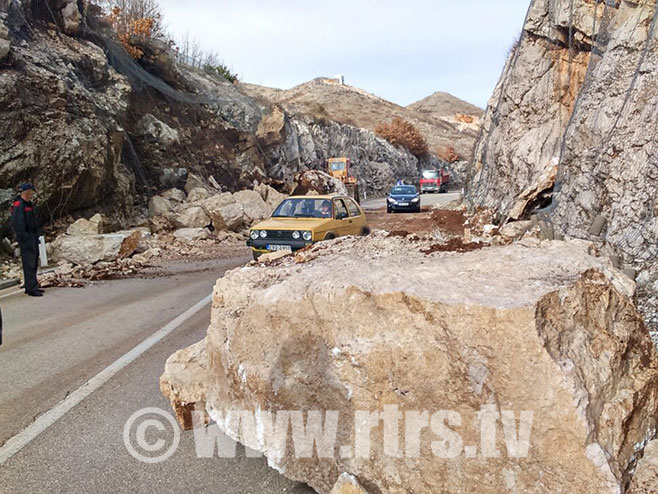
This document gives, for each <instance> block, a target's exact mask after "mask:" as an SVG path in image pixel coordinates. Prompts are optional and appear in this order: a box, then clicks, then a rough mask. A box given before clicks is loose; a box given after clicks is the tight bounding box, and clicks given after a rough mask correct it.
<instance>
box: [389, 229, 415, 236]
mask: <svg viewBox="0 0 658 494" xmlns="http://www.w3.org/2000/svg"><path fill="white" fill-rule="evenodd" d="M409 235H411V233H409V232H408V231H406V230H395V231H392V232H390V233H389V234H388V235H386V236H387V237H388V238H392V237H402V238H405V237H408V236H409Z"/></svg>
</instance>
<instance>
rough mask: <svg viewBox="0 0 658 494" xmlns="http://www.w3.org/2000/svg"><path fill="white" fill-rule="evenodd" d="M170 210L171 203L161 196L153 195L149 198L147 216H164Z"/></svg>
mask: <svg viewBox="0 0 658 494" xmlns="http://www.w3.org/2000/svg"><path fill="white" fill-rule="evenodd" d="M170 211H171V203H170V202H169V200H168V199H166V198H165V197H162V196H153V197H151V198H150V199H149V216H150V217H151V218H154V217H156V216H165V215H166V214H168V213H169V212H170Z"/></svg>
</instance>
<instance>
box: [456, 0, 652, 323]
mask: <svg viewBox="0 0 658 494" xmlns="http://www.w3.org/2000/svg"><path fill="white" fill-rule="evenodd" d="M657 18H658V12H657V9H656V2H655V1H653V0H644V1H631V0H622V1H612V2H594V1H590V0H533V1H532V3H531V5H530V9H529V11H528V16H527V19H526V22H525V26H524V30H523V34H522V36H521V39H520V41H519V43H518V46H517V47H516V48H515V49H514V50H513V52H512V54H511V55H510V58H509V60H508V62H507V65H506V67H505V70H504V72H503V75H502V77H501V79H500V82H499V84H498V86H497V88H496V90H495V93H494V95H493V97H492V99H491V100H490V103H489V107H488V109H487V112H486V115H485V119H484V123H483V133H482V136H481V139H480V141H479V143H478V145H477V148H476V153H475V154H476V156H475V173H474V176H473V177H472V180H471V183H470V186H469V192H468V197H469V199H470V201H471V204H472V205H473V206H485V207H489V208H492V209H494V210H495V211H497V212H499V213H501V214H502V217H503V218H510V219H517V218H520V217H528V216H530V215H531V214H533V212H536V211H538V210H539V211H540V212H542V213H543V216H544V218H545V219H547V220H548V221H550V222H552V224H553V227H554V229H555V231H556V232H558V233H562V234H565V235H567V236H573V237H579V238H589V239H592V240H597V241H600V242H602V243H603V244H604V245H605V246H606V247H607V248H608V249H609V253H610V255H612V256H615V257H617V256H618V257H619V258H620V260H621V263H623V264H624V265H625V266H626V267H628V268H633V269H635V270H637V271H643V272H642V273H641V275H640V278H639V279H638V281H639V282H640V283H639V288H640V292H641V293H642V292H649V294H648V298H645V300H644V301H643V302H642V305H643V307H644V309H645V310H644V313H645V317H646V320H647V322H649V323H650V324H654V325H655V324H658V317H657V316H656V314H655V310H653V309H651V307H655V305H656V298H655V293H656V290H655V289H653V288H651V287H652V284H655V282H656V281H657V279H658V277H657V273H656V271H657V270H656V266H655V265H656V262H655V261H656V256H657V255H658V241H657V240H658V203H657V202H656V197H657V192H658V156H657V155H656V131H655V129H656V128H657V127H658V112H656V107H657V105H658V96H657V94H658V45H657V43H656V35H657V34H658V32H656V22H657ZM595 223H597V224H596V225H594V224H595ZM593 225H594V226H595V227H594V228H592V227H593ZM657 286H658V285H657ZM652 294H653V295H652Z"/></svg>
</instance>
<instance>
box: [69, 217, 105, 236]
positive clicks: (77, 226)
mask: <svg viewBox="0 0 658 494" xmlns="http://www.w3.org/2000/svg"><path fill="white" fill-rule="evenodd" d="M99 233H100V224H99V223H96V222H94V221H90V220H87V219H84V218H80V219H79V220H77V221H76V222H75V223H73V224H71V225H70V226H69V227H68V228H67V229H66V234H67V235H72V236H74V237H79V236H83V235H98V234H99Z"/></svg>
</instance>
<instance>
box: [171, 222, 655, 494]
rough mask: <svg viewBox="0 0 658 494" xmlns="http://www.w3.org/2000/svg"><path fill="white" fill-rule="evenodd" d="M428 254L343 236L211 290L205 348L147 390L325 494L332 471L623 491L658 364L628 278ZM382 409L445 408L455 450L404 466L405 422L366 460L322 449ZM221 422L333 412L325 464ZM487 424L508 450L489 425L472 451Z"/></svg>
mask: <svg viewBox="0 0 658 494" xmlns="http://www.w3.org/2000/svg"><path fill="white" fill-rule="evenodd" d="M426 242H427V241H426V240H420V241H415V240H410V239H408V238H407V237H399V236H394V237H389V236H387V235H385V234H383V233H378V234H374V235H372V236H370V237H366V238H341V239H338V240H336V241H332V242H325V243H322V244H318V245H316V246H313V247H312V248H309V249H307V250H305V251H301V252H298V253H296V254H295V255H288V256H285V257H281V258H279V259H275V260H271V261H268V262H266V263H259V262H253V263H251V264H250V265H248V266H246V267H243V268H239V269H236V270H234V271H231V272H229V273H228V274H227V275H226V276H225V277H223V278H221V279H220V280H218V282H217V285H216V286H215V290H214V295H213V312H212V318H211V325H210V327H209V329H208V334H207V336H206V338H205V340H204V341H203V342H201V343H199V344H197V345H195V346H194V347H193V348H191V349H189V350H183V351H182V352H179V353H177V354H176V355H174V356H172V358H171V359H170V360H169V362H168V364H167V366H166V368H165V373H164V375H163V376H162V378H161V387H162V389H163V391H164V392H165V394H166V395H167V396H168V397H169V398H170V399H171V401H172V404H173V406H174V409H175V410H176V411H177V413H178V415H179V418H180V419H181V422H182V423H183V424H184V425H186V426H189V423H190V422H189V420H186V418H187V419H189V413H190V412H191V411H192V410H201V411H205V412H206V413H207V417H208V418H209V419H212V420H214V421H216V422H217V423H218V426H219V427H220V429H222V430H223V431H224V432H225V433H226V434H227V435H229V436H230V437H232V438H233V439H236V440H238V441H241V442H243V443H244V444H245V445H247V446H248V447H250V448H252V449H255V450H258V451H262V452H264V453H265V455H266V456H267V457H268V461H269V463H270V465H272V466H273V467H274V468H276V469H277V470H278V471H280V472H282V473H283V474H284V475H286V476H287V477H289V478H292V479H295V480H298V481H303V482H305V483H307V484H309V485H310V486H312V487H313V488H314V489H315V490H317V491H318V492H319V493H324V494H326V493H329V492H330V491H331V489H332V488H333V487H334V485H335V484H336V483H337V480H338V479H339V477H340V476H341V475H342V474H343V473H347V474H350V475H352V476H354V478H356V479H358V481H359V483H360V484H361V485H362V486H364V487H365V488H366V490H367V491H369V492H380V493H382V494H388V493H396V494H397V493H403V492H415V493H419V494H420V493H433V492H437V491H445V492H480V493H483V494H487V493H496V494H498V493H501V492H529V493H532V492H536V493H544V492H606V493H611V494H612V493H615V494H616V493H618V492H622V491H624V490H625V487H626V485H627V484H628V483H629V482H630V481H631V479H632V475H633V473H634V471H635V465H636V461H637V460H638V459H639V458H640V457H641V456H642V454H643V450H644V448H645V446H646V445H647V444H648V442H649V441H650V440H651V439H652V438H653V437H654V436H655V434H656V426H657V420H658V353H657V352H656V349H655V348H654V347H653V345H652V344H651V341H650V338H649V335H648V333H647V330H646V328H645V326H644V325H643V323H642V319H641V317H640V315H639V313H638V312H637V310H636V309H635V307H634V305H633V303H632V297H633V293H634V289H635V284H634V282H633V281H632V280H631V279H630V278H628V277H627V276H626V275H624V274H623V273H622V272H621V271H619V270H618V269H616V268H615V267H614V266H613V265H612V263H611V261H610V260H609V259H608V258H607V257H597V256H596V253H597V250H596V248H595V246H593V245H592V244H591V243H588V242H585V241H578V240H572V241H539V240H537V239H531V240H525V241H520V242H516V243H514V244H512V245H507V246H494V247H488V248H483V249H480V250H477V251H474V252H467V253H454V252H434V253H430V254H424V253H423V252H422V249H423V248H424V245H426ZM492 266H496V269H491V268H492ZM382 273H386V275H385V276H382ZM197 400H198V403H197ZM385 406H388V407H391V406H396V407H398V408H397V409H398V410H401V411H406V410H415V411H419V412H422V411H429V414H430V416H431V415H432V414H433V413H435V412H438V411H441V410H451V411H453V412H455V413H456V414H458V416H459V417H460V419H461V421H460V422H459V423H453V424H451V425H453V426H454V427H450V429H452V430H454V431H456V432H457V433H458V435H459V436H460V439H461V442H456V443H454V444H457V446H458V449H459V451H456V452H454V456H449V457H448V459H446V458H441V459H439V458H437V457H436V456H435V454H433V451H435V450H434V449H432V447H433V444H434V446H436V444H437V443H433V442H432V441H436V440H437V439H436V436H435V435H434V434H431V433H429V432H428V434H427V435H421V439H420V442H419V443H418V446H419V448H420V453H421V454H420V455H412V456H411V457H409V456H408V454H405V449H404V448H405V444H406V443H405V441H407V439H406V436H405V427H404V425H402V426H401V427H400V428H399V430H398V431H397V432H395V430H394V432H391V431H390V430H389V431H388V433H385V431H384V426H383V424H382V422H381V421H379V422H378V423H377V424H375V426H374V428H373V429H372V431H371V436H370V438H371V443H370V448H371V449H370V454H369V455H367V457H354V455H351V456H350V455H343V454H342V453H341V452H339V451H338V448H339V447H340V446H342V445H354V444H355V424H354V422H353V420H354V412H355V411H357V410H367V411H377V412H380V413H383V411H384V410H383V407H385ZM228 410H247V411H249V410H251V411H258V410H264V411H269V410H271V411H277V410H303V411H307V410H319V411H338V412H339V413H340V415H339V416H340V420H341V422H339V426H338V428H337V441H336V451H335V454H333V455H330V456H331V457H330V458H322V459H318V458H317V455H314V456H313V457H312V458H298V457H296V456H295V455H294V450H293V448H290V449H288V448H287V449H286V450H285V452H284V454H283V456H281V455H279V454H277V453H278V452H279V451H278V450H277V452H275V451H274V450H272V449H269V448H270V447H271V444H270V443H269V442H267V440H266V439H265V438H264V436H263V435H259V434H249V433H248V430H246V429H243V428H240V427H238V426H237V425H236V423H235V422H232V421H229V420H224V418H225V417H226V413H227V411H228ZM485 412H486V413H494V414H497V415H496V416H498V417H499V418H500V416H501V415H500V414H502V416H503V417H506V418H505V420H507V421H511V422H510V424H511V425H510V424H507V425H505V427H503V429H505V430H507V429H509V428H510V427H514V432H515V435H514V441H512V440H511V439H510V438H509V437H508V436H507V435H506V433H504V430H501V428H500V427H501V424H500V422H498V435H497V436H495V437H496V438H497V439H495V440H494V441H493V442H492V443H491V444H488V445H487V444H485V442H483V441H482V440H481V431H482V426H483V425H482V424H483V422H484V420H485V419H484V418H482V417H483V415H482V414H483V413H485ZM528 414H531V415H528ZM343 420H345V422H342V421H343ZM505 420H504V421H503V422H504V423H503V425H504V424H505V423H506V422H505ZM457 425H459V427H457ZM427 427H429V424H427ZM524 427H527V428H528V429H527V430H528V431H530V432H529V433H528V434H529V435H528V441H529V442H528V447H527V448H528V449H527V450H522V449H517V448H519V447H520V446H519V445H520V444H521V443H519V442H518V441H517V440H518V439H519V438H520V437H521V432H520V431H522V430H523V429H524ZM434 430H435V431H436V429H434ZM508 432H509V430H508ZM517 433H518V435H517ZM391 434H393V437H396V438H397V440H398V442H397V443H395V444H397V446H395V447H393V448H392V447H391V443H390V442H388V443H387V444H385V440H384V437H388V438H389V440H390V438H391ZM444 437H445V436H444ZM508 440H509V442H508ZM454 444H453V445H454ZM470 445H477V446H476V447H475V449H474V450H473V449H472V448H467V447H468V446H470ZM444 446H446V444H445V443H444ZM526 451H527V452H526ZM494 453H495V454H494ZM451 454H453V453H451ZM647 458H648V456H647ZM640 480H641V479H639V478H638V482H639V481H640ZM642 485H646V481H644V482H643V484H642ZM339 492H340V491H339ZM348 492H349V491H348ZM638 492H642V491H638Z"/></svg>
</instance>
